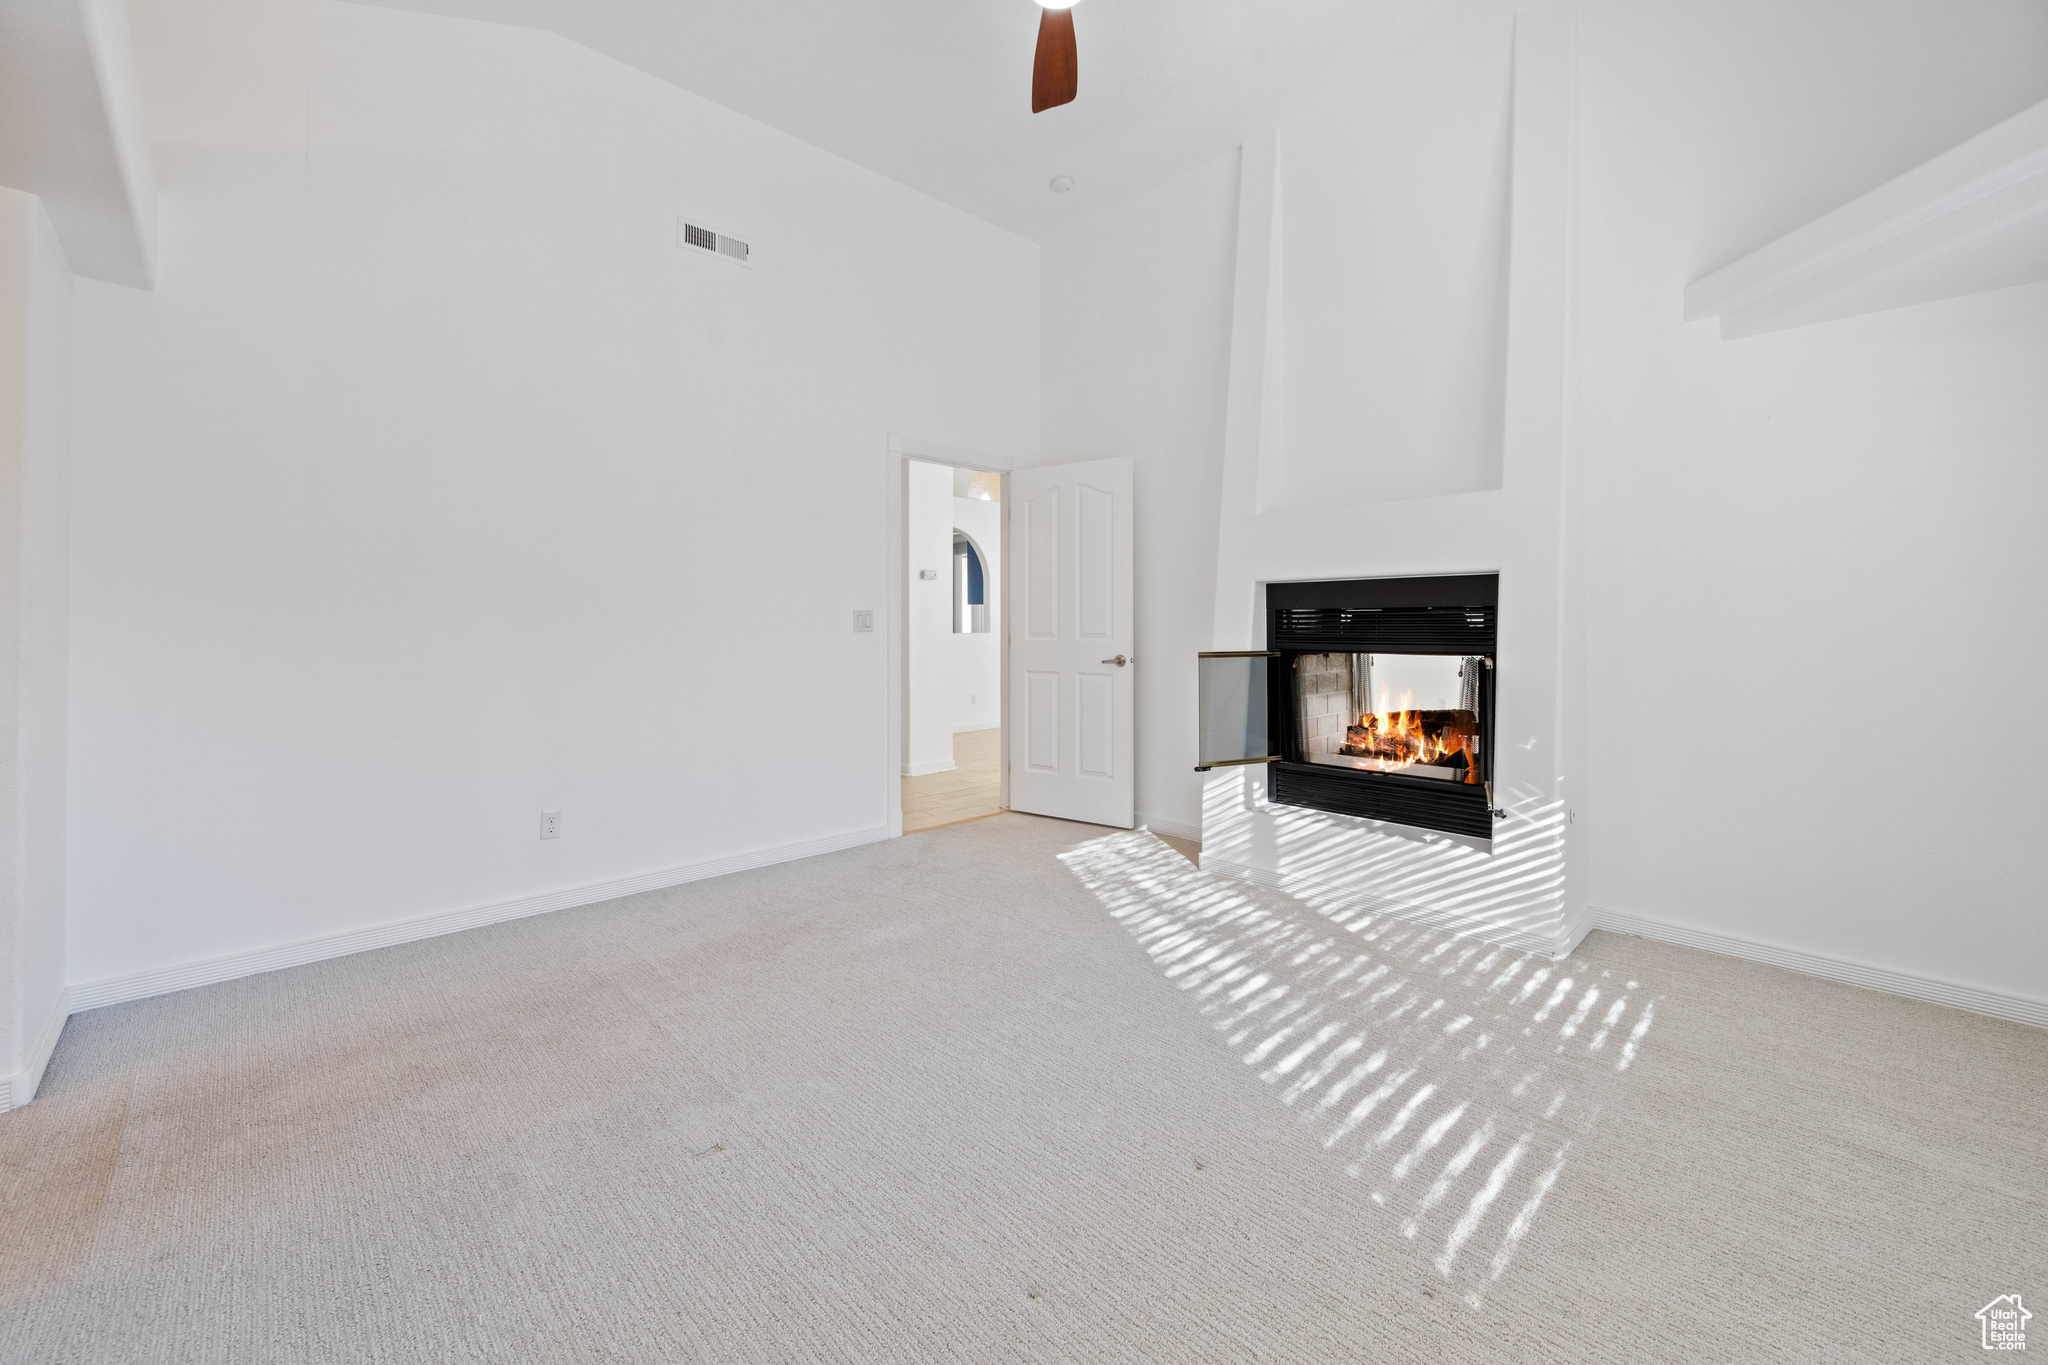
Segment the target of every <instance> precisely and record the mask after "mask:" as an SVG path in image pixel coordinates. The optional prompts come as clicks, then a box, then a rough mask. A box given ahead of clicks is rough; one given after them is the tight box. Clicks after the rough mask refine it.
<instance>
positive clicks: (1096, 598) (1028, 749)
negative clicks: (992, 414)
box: [1009, 459, 1139, 829]
mask: <svg viewBox="0 0 2048 1365" xmlns="http://www.w3.org/2000/svg"><path fill="white" fill-rule="evenodd" d="M1131 494H1132V468H1131V461H1130V460H1128V459H1118V460H1090V461H1087V462H1085V463H1081V464H1070V465H1050V466H1046V467H1042V468H1039V469H1025V470H1019V471H1017V472H1016V473H1014V474H1012V475H1011V476H1010V546H1011V553H1012V554H1013V555H1015V556H1016V557H1017V558H1016V560H1015V561H1014V562H1013V563H1012V564H1011V566H1010V567H1011V575H1010V580H1009V581H1010V583H1011V584H1012V590H1013V592H1014V593H1017V594H1021V595H1022V597H1023V600H1022V601H1021V602H1019V601H1015V600H1013V601H1012V603H1011V613H1012V614H1011V617H1010V619H1011V620H1013V621H1017V622H1020V623H1022V625H1023V627H1024V628H1023V629H1022V630H1021V631H1018V632H1017V633H1015V634H1014V635H1013V636H1012V638H1011V642H1010V668H1011V673H1010V678H1011V688H1010V695H1011V698H1012V706H1013V711H1014V714H1013V724H1012V729H1011V738H1010V806H1011V808H1012V809H1013V810H1022V811H1031V812H1034V813H1036V814H1039V815H1056V816H1059V817H1061V818H1063V819H1068V820H1086V821H1090V822H1092V823H1095V824H1103V825H1116V826H1120V827H1122V828H1124V829H1129V828H1130V827H1131V825H1132V823H1133V821H1134V806H1135V799H1136V794H1137V793H1136V783H1135V779H1134V775H1133V758H1134V750H1135V736H1136V733H1137V727H1136V696H1137V688H1136V686H1135V684H1134V681H1133V675H1134V674H1135V672H1136V670H1137V668H1138V667H1139V665H1138V662H1137V660H1135V659H1134V658H1132V657H1131V656H1132V654H1133V653H1134V652H1135V647H1136V631H1135V623H1134V622H1133V619H1132V608H1133V605H1134V604H1133V600H1132V599H1133V593H1132V588H1133V572H1132V542H1131V526H1132V522H1133V517H1132V507H1131ZM1119 658H1121V659H1122V662H1121V663H1118V662H1116V660H1117V659H1119Z"/></svg>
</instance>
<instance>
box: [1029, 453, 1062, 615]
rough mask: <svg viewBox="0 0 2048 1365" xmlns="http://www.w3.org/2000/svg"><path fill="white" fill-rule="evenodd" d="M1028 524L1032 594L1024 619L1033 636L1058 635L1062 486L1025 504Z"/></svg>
mask: <svg viewBox="0 0 2048 1365" xmlns="http://www.w3.org/2000/svg"><path fill="white" fill-rule="evenodd" d="M1024 514H1025V517H1026V519H1027V521H1028V522H1029V526H1028V528H1027V530H1026V531H1025V534H1024V536H1023V537H1022V544H1023V546H1024V563H1025V566H1026V567H1025V572H1024V577H1023V580H1022V581H1023V583H1024V585H1025V587H1026V588H1027V590H1028V591H1029V595H1030V607H1029V609H1028V610H1027V611H1026V612H1025V613H1024V619H1025V620H1026V621H1028V622H1030V631H1029V634H1030V636H1031V638H1032V639H1034V640H1051V639H1056V638H1057V637H1058V636H1059V633H1060V580H1059V573H1060V568H1059V565H1060V554H1059V550H1060V490H1059V489H1057V488H1049V489H1047V490H1046V491H1045V492H1043V493H1041V494H1039V495H1038V496H1037V497H1035V498H1033V499H1032V500H1031V501H1029V502H1027V503H1025V504H1024Z"/></svg>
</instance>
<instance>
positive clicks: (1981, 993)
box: [1592, 909, 2048, 1028]
mask: <svg viewBox="0 0 2048 1365" xmlns="http://www.w3.org/2000/svg"><path fill="white" fill-rule="evenodd" d="M1592 919H1593V927H1594V928H1595V929H1605V930H1607V931H1608V932H1609V933H1612V934H1634V935H1635V936H1636V937H1637V938H1649V939H1656V940H1657V941H1658V942H1660V943H1675V944H1677V945H1678V946H1680V947H1682V948H1701V949H1704V950H1706V951H1707V952H1710V953H1719V954H1721V955H1722V956H1723V957H1739V958H1742V959H1744V960H1745V961H1749V962H1761V963H1764V964H1765V965H1767V966H1771V967H1783V968H1785V969H1786V970H1787V971H1793V972H1799V973H1801V974H1803V975H1806V976H1818V977H1823V978H1825V979H1826V980H1829V981H1839V982H1841V983H1843V984H1844V985H1848V986H1861V987H1863V988H1864V989H1866V990H1873V991H1884V992H1886V993H1887V994H1890V995H1903V996H1905V997H1907V998H1908V999H1911V1000H1925V1001H1927V1002H1928V1003H1929V1004H1934V1005H1947V1006H1949V1007H1951V1008H1953V1009H1959V1010H1969V1011H1970V1012H1971V1013H1973V1014H1988V1015H1990V1016H1991V1017H1992V1018H1994V1019H2010V1020H2011V1021H2012V1022H2014V1023H2016V1024H2032V1025H2033V1026H2034V1027H2035V1028H2048V1000H2036V999H2034V998H2032V997H2030V996H2024V995H2011V994H2008V993H2006V992H2004V991H1994V990H1987V989H1985V988H1984V987H1982V986H1965V985H1962V984H1960V983H1958V982H1954V981H1943V980H1941V979H1939V978H1938V977H1932V976H1919V975H1916V974H1914V973H1912V972H1902V971H1898V970H1896V969H1895V968H1891V967H1873V966H1870V965H1868V964H1866V963H1862V962H1850V961H1848V960H1846V959H1843V958H1837V957H1823V956H1822V955H1821V954H1819V953H1809V952H1804V951H1801V950H1800V949H1798V948H1780V947H1778V946H1777V945H1776V944H1771V943H1759V942H1757V941H1756V940H1754V939H1747V938H1737V937H1736V936H1735V935H1733V934H1720V933H1715V932H1714V931H1712V930H1710V929H1690V928H1687V927H1686V926H1685V925H1682V924H1669V923H1666V922H1665V921H1663V920H1655V919H1645V918H1643V917H1642V916H1641V915H1625V914H1623V913H1621V912H1620V911H1618V910H1599V909H1596V910H1594V911H1593V915H1592Z"/></svg>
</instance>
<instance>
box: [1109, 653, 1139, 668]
mask: <svg viewBox="0 0 2048 1365" xmlns="http://www.w3.org/2000/svg"><path fill="white" fill-rule="evenodd" d="M1102 662H1104V663H1106V664H1115V665H1116V666H1117V667H1118V668H1122V667H1123V666H1124V665H1125V664H1134V663H1136V662H1138V661H1137V660H1136V659H1126V658H1125V657H1124V656H1123V655H1121V654H1119V655H1117V656H1116V657H1115V658H1114V659H1104V660H1103V661H1102Z"/></svg>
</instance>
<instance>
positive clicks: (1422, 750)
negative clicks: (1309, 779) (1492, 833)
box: [1339, 692, 1479, 782]
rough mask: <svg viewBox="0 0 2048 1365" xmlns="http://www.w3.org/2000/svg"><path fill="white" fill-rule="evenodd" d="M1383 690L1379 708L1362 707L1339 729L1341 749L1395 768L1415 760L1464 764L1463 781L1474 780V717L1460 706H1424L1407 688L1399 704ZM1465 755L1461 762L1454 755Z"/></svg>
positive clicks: (1392, 768) (1441, 763)
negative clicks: (1426, 709)
mask: <svg viewBox="0 0 2048 1365" xmlns="http://www.w3.org/2000/svg"><path fill="white" fill-rule="evenodd" d="M1390 701H1391V698H1389V697H1388V696H1387V695H1386V694H1384V693H1382V694H1381V696H1380V706H1381V708H1382V709H1381V710H1378V711H1367V712H1364V713H1362V714H1361V715H1360V716H1359V717H1358V723H1357V724H1356V725H1349V726H1346V727H1345V729H1344V747H1343V748H1342V749H1341V750H1339V752H1340V753H1345V754H1350V755H1352V756H1353V757H1355V758H1372V759H1378V760H1379V762H1380V764H1381V767H1382V770H1392V771H1398V770H1400V769H1402V768H1408V767H1413V766H1414V765H1416V764H1418V763H1426V764H1432V765H1436V766H1444V767H1459V766H1462V767H1464V769H1465V776H1464V778H1463V780H1464V781H1466V782H1477V781H1478V780H1479V764H1478V761H1477V759H1478V755H1477V752H1476V751H1477V748H1478V731H1477V724H1476V719H1477V718H1476V717H1473V716H1472V715H1471V714H1470V713H1469V712H1465V711H1429V712H1423V711H1420V710H1417V709H1416V707H1415V697H1414V694H1413V693H1412V692H1403V693H1402V694H1401V700H1400V704H1399V705H1398V706H1395V705H1390V704H1389V703H1390ZM1459 754H1463V755H1465V761H1464V763H1463V764H1462V765H1461V764H1459V763H1457V762H1455V761H1454V760H1455V759H1456V758H1457V756H1458V755H1459Z"/></svg>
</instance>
